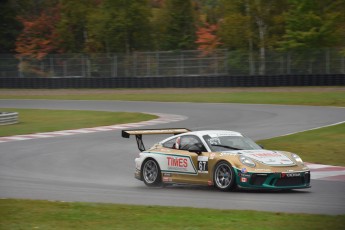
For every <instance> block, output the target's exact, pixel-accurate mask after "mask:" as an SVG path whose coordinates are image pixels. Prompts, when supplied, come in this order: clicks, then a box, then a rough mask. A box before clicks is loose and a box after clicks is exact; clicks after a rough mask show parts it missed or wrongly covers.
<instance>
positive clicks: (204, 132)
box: [184, 130, 243, 136]
mask: <svg viewBox="0 0 345 230" xmlns="http://www.w3.org/2000/svg"><path fill="white" fill-rule="evenodd" d="M188 134H194V135H197V136H204V135H211V136H212V135H215V136H216V135H221V136H243V135H242V134H241V133H239V132H235V131H229V130H200V131H193V132H188V133H184V135H188Z"/></svg>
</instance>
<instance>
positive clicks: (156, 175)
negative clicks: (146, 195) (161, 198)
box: [141, 159, 162, 186]
mask: <svg viewBox="0 0 345 230" xmlns="http://www.w3.org/2000/svg"><path fill="white" fill-rule="evenodd" d="M141 173H142V178H143V180H144V183H145V184H146V185H147V186H158V185H160V184H161V183H162V180H161V170H160V168H159V165H158V163H157V162H156V161H155V160H153V159H148V160H146V161H145V162H144V164H143V167H142V170H141Z"/></svg>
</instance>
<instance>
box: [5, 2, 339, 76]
mask: <svg viewBox="0 0 345 230" xmlns="http://www.w3.org/2000/svg"><path fill="white" fill-rule="evenodd" d="M344 12H345V1H344V0H279V1H278V0H1V1H0V22H1V25H0V26H1V29H0V53H15V54H17V56H18V57H30V58H35V59H42V58H44V57H45V56H46V55H48V54H54V53H62V54H63V53H86V54H90V53H128V54H129V53H133V52H137V51H158V50H159V51H165V50H194V49H199V50H200V51H201V52H202V55H205V56H207V55H209V54H212V51H213V50H215V49H228V50H244V51H249V52H248V53H254V51H255V52H257V53H258V56H259V60H260V61H261V62H262V65H260V71H261V72H262V73H263V72H264V71H265V65H264V63H265V59H266V53H267V52H268V51H270V50H276V51H298V52H300V53H301V54H303V52H307V51H310V50H313V49H315V48H336V49H339V50H341V49H343V47H345V14H344ZM343 51H344V50H343ZM250 58H253V57H249V59H250Z"/></svg>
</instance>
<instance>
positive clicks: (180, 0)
mask: <svg viewBox="0 0 345 230" xmlns="http://www.w3.org/2000/svg"><path fill="white" fill-rule="evenodd" d="M162 10H163V13H162V14H161V17H160V18H159V19H158V20H159V21H160V22H161V23H164V24H163V26H162V27H161V31H159V33H161V35H162V36H160V41H159V42H158V48H159V49H163V50H188V49H195V48H196V44H195V40H196V13H195V10H194V8H193V4H192V1H190V0H166V1H165V4H164V6H163V9H162Z"/></svg>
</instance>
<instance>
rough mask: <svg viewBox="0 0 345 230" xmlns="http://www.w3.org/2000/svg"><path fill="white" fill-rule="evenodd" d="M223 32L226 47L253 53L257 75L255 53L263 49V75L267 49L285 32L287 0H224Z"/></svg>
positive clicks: (252, 71)
mask: <svg viewBox="0 0 345 230" xmlns="http://www.w3.org/2000/svg"><path fill="white" fill-rule="evenodd" d="M220 4H221V5H223V8H221V14H222V15H223V19H222V20H221V23H220V29H219V35H220V37H221V41H222V42H223V43H224V45H223V46H224V47H226V48H230V49H243V50H247V51H248V52H249V54H250V55H249V63H250V66H251V67H250V69H251V70H250V73H251V74H253V73H254V72H255V70H254V64H253V60H254V57H253V52H254V51H255V50H257V51H258V52H259V62H260V65H259V74H261V75H263V74H265V71H266V51H267V49H271V48H273V47H274V46H275V44H276V42H277V41H278V40H279V39H280V37H281V36H282V35H283V31H284V27H283V25H284V24H283V13H284V12H285V10H286V7H287V2H286V0H280V1H276V0H222V1H221V2H220Z"/></svg>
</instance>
